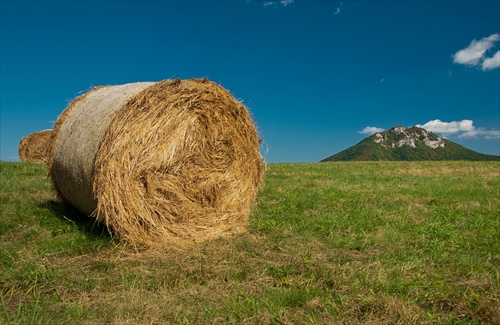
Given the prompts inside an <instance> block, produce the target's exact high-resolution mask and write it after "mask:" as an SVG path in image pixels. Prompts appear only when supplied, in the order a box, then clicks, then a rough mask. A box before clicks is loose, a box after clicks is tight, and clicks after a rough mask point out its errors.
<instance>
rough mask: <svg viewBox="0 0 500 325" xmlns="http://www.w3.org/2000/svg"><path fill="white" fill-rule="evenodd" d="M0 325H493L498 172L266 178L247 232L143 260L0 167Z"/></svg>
mask: <svg viewBox="0 0 500 325" xmlns="http://www.w3.org/2000/svg"><path fill="white" fill-rule="evenodd" d="M0 168H1V169H0V190H1V192H0V204H1V205H0V208H1V210H0V298H1V299H0V305H1V306H0V323H1V324H4V323H5V324H500V163H498V162H348V163H340V162H338V163H304V164H271V165H268V166H267V171H266V177H265V184H264V186H263V187H262V189H261V190H260V192H259V195H258V199H257V206H256V208H255V210H254V213H253V214H252V215H251V217H250V223H249V230H248V233H247V234H245V235H243V236H238V237H233V238H221V239H218V240H215V241H211V242H206V243H204V244H200V245H197V246H194V247H192V248H190V249H187V250H184V251H178V250H175V249H173V248H169V247H164V248H162V249H155V250H146V251H137V250H135V249H134V248H133V247H130V246H129V245H127V244H124V243H120V242H117V241H116V240H113V238H111V237H110V236H109V235H108V234H107V231H106V229H104V228H103V227H102V226H100V225H98V224H94V223H93V221H92V219H90V218H88V217H85V216H81V215H79V214H78V213H76V212H75V211H73V210H72V209H70V208H67V207H65V206H64V205H63V204H62V203H61V202H60V201H59V200H58V198H57V197H56V195H55V193H54V191H53V190H52V187H51V183H50V181H49V179H48V178H47V176H46V171H45V169H44V166H43V165H34V164H26V163H7V162H0Z"/></svg>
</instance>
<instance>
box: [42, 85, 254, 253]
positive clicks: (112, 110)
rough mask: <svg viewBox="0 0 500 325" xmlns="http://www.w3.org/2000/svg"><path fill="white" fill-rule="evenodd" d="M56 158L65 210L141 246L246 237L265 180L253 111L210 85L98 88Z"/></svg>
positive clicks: (70, 121)
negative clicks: (70, 207)
mask: <svg viewBox="0 0 500 325" xmlns="http://www.w3.org/2000/svg"><path fill="white" fill-rule="evenodd" d="M49 158H50V159H49V163H48V165H49V173H50V175H51V177H52V180H53V183H54V186H55V188H56V190H57V191H58V193H59V195H60V196H61V197H62V198H63V199H64V200H65V201H66V202H68V203H69V204H71V205H73V206H74V207H75V208H77V209H78V210H80V211H81V212H82V213H84V214H88V215H92V216H94V217H96V218H97V219H98V220H99V221H101V222H103V223H104V224H105V225H106V226H107V227H108V229H109V230H110V232H112V234H114V235H115V236H117V237H118V238H120V239H124V240H126V241H128V242H130V243H133V244H140V245H141V244H146V245H149V244H153V243H159V242H161V243H164V242H175V243H176V244H178V245H182V244H186V243H189V242H199V241H204V240H207V239H213V238H217V237H220V236H224V235H230V234H237V233H242V232H244V231H245V230H246V226H247V222H248V216H249V214H250V212H251V209H252V205H253V204H254V202H255V198H256V194H257V190H258V187H259V184H260V182H261V180H262V176H263V172H264V162H263V159H262V157H261V155H260V152H259V138H258V134H257V131H256V128H255V125H254V124H253V122H252V119H251V117H250V115H249V113H248V111H247V109H246V108H245V106H243V105H242V104H241V103H240V102H239V101H237V100H236V99H234V97H233V96H231V94H230V93H229V92H228V91H227V90H225V89H224V88H223V87H221V86H219V85H217V84H215V83H212V82H210V81H208V80H206V79H190V80H165V81H162V82H158V83H142V82H141V83H132V84H126V85H120V86H107V87H100V88H94V89H93V90H91V91H89V92H88V93H86V94H84V95H82V96H80V97H78V98H77V99H75V100H74V101H73V102H72V103H71V104H70V105H69V106H68V108H67V109H66V110H65V111H64V112H63V113H62V114H61V115H60V117H59V118H58V120H57V122H56V124H55V126H54V131H53V133H52V142H51V148H50V155H49Z"/></svg>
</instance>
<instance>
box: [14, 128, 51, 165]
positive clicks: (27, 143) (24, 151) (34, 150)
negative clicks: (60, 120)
mask: <svg viewBox="0 0 500 325" xmlns="http://www.w3.org/2000/svg"><path fill="white" fill-rule="evenodd" d="M51 135H52V130H43V131H39V132H35V133H31V134H30V135H28V136H27V137H24V138H22V139H21V142H19V147H18V150H17V151H18V154H19V158H21V160H22V161H24V162H30V163H37V164H39V163H45V162H46V161H47V160H48V155H49V149H50V148H49V147H50V145H49V143H50V138H51Z"/></svg>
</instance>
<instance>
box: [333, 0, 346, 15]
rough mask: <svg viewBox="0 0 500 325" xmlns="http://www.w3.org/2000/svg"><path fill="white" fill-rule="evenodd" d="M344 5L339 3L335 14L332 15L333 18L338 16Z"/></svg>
mask: <svg viewBox="0 0 500 325" xmlns="http://www.w3.org/2000/svg"><path fill="white" fill-rule="evenodd" d="M343 5H344V3H343V2H341V3H340V5H339V6H338V7H337V10H335V12H334V13H333V14H334V15H335V16H337V15H338V14H340V11H341V10H342V6H343Z"/></svg>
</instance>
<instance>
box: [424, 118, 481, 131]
mask: <svg viewBox="0 0 500 325" xmlns="http://www.w3.org/2000/svg"><path fill="white" fill-rule="evenodd" d="M472 124H473V122H472V120H462V121H452V122H443V121H441V120H432V121H429V122H427V123H425V124H423V125H420V124H417V125H416V126H417V127H419V128H422V129H426V130H427V131H431V132H437V133H446V134H453V133H457V132H466V131H473V130H474V129H475V128H474V126H473V125H472Z"/></svg>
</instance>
